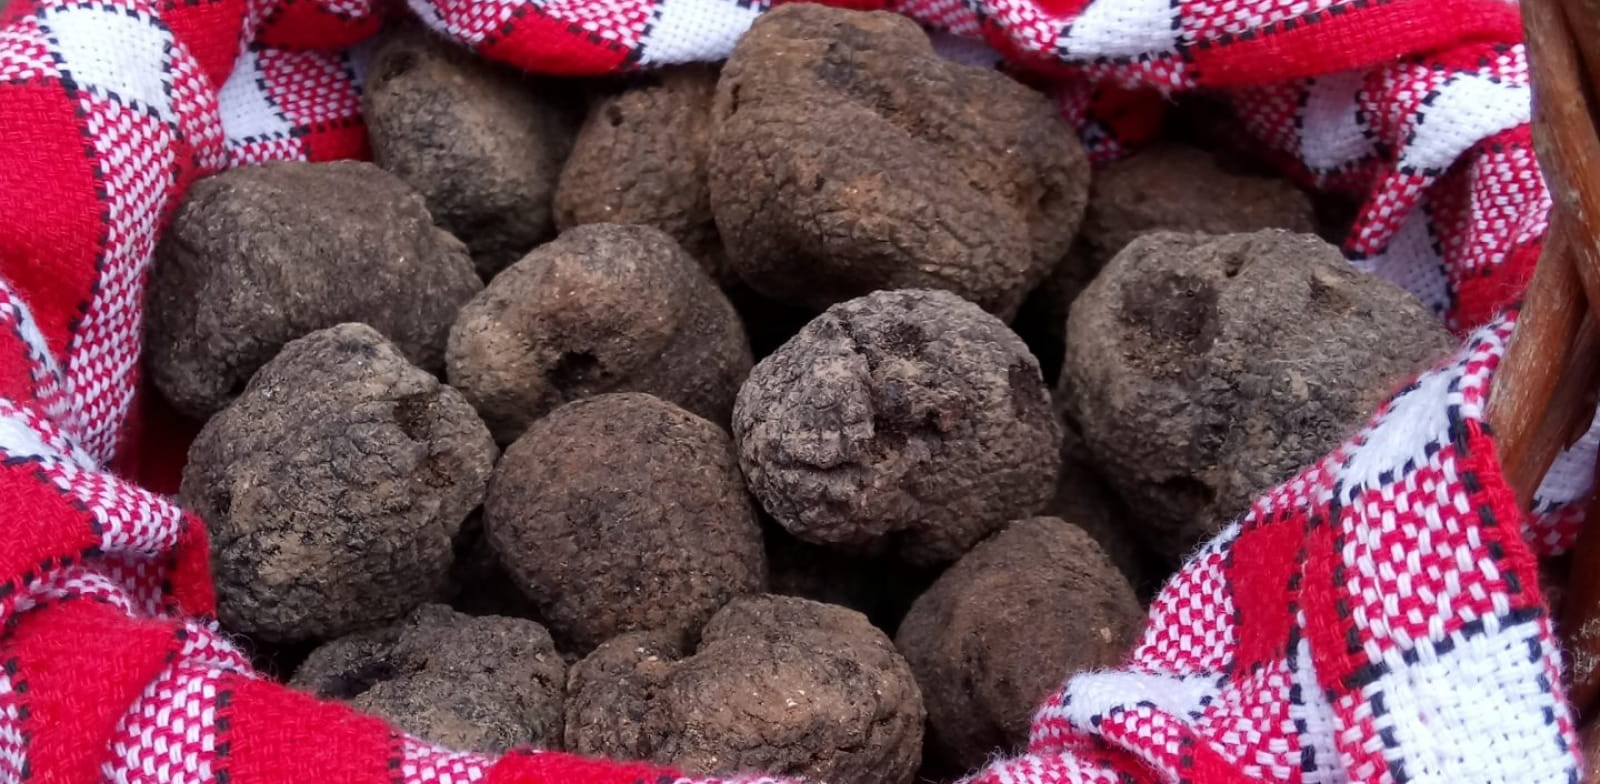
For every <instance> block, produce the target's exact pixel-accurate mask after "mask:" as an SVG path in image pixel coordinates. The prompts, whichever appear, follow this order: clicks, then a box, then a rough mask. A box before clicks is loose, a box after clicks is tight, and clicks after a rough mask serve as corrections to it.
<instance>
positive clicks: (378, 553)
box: [146, 4, 1450, 784]
mask: <svg viewBox="0 0 1600 784" xmlns="http://www.w3.org/2000/svg"><path fill="white" fill-rule="evenodd" d="M365 100H366V107H365V108H366V113H367V117H368V121H369V125H370V130H371V134H372V147H373V150H374V153H375V158H376V162H375V164H369V163H325V164H273V165H267V166H262V167H253V168H242V169H236V170H232V171H229V172H226V173H223V174H219V175H216V176H214V177H210V178H207V179H205V180H202V181H200V182H198V183H196V184H195V185H194V187H193V188H191V189H190V191H189V193H188V195H187V197H186V199H185V201H184V203H183V204H182V205H181V206H180V208H179V210H178V211H177V213H176V216H175V218H174V220H173V222H172V225H171V229H170V230H169V231H168V232H167V235H166V236H165V238H164V240H163V243H162V245H161V247H160V248H159V251H158V258H157V262H156V265H155V268H154V271H153V274H152V286H151V300H150V303H149V313H150V318H149V321H148V335H147V340H146V345H147V356H146V362H147V367H148V372H149V375H150V377H151V378H152V379H153V380H154V381H155V383H156V385H157V386H158V388H159V389H160V390H161V392H162V393H163V395H164V396H165V398H166V399H167V400H168V401H170V402H171V403H172V404H173V405H174V406H175V407H177V408H178V409H180V410H181V411H183V412H185V413H187V414H188V415H190V416H192V417H194V418H195V419H197V420H205V424H204V427H203V428H202V429H201V431H200V434H199V436H198V437H197V439H196V440H195V442H194V444H193V446H192V448H191V450H190V453H189V462H188V465H187V468H186V470H185V474H184V478H183V485H182V491H181V495H182V500H183V502H184V503H185V504H186V505H187V506H188V507H189V508H191V509H193V510H194V511H195V512H197V513H199V514H200V515H201V516H202V517H203V518H204V519H205V520H206V522H207V524H208V525H209V527H210V532H211V541H212V543H213V544H212V546H213V562H214V570H215V576H216V582H217V591H218V600H219V606H220V616H221V621H222V623H223V624H224V625H225V626H226V627H227V628H228V629H229V630H230V631H232V632H235V633H237V634H239V635H242V636H244V637H246V638H248V639H250V640H252V641H253V644H254V645H255V646H256V648H257V650H258V651H259V652H260V653H261V654H262V656H263V657H264V658H266V659H268V660H269V661H270V663H271V664H272V665H273V666H275V667H276V668H277V671H278V672H279V673H280V674H282V675H284V676H285V677H289V678H290V680H291V682H292V683H293V684H295V685H297V686H300V687H303V688H305V689H308V690H310V691H313V692H315V693H318V694H320V695H323V696H326V697H329V698H336V699H344V700H350V701H352V702H353V703H354V704H356V705H358V706H360V707H362V708H364V709H367V710H370V711H372V712H374V713H377V714H379V715H381V716H384V717H387V718H389V719H391V720H393V721H394V722H396V723H397V724H398V725H399V726H401V727H403V728H405V729H407V730H409V731H411V732H414V733H418V734H420V735H422V736H425V737H428V738H431V739H433V740H436V741H438V742H441V743H446V744H450V745H454V746H459V747H464V748H474V749H481V750H488V751H497V750H504V749H507V748H510V747H512V746H518V745H525V744H534V745H538V746H541V747H546V748H564V749H568V750H572V751H575V752H581V753H587V754H602V755H608V756H613V757H622V758H637V759H650V760H656V761H660V762H665V763H671V764H675V765H678V766H681V767H682V768H683V769H685V770H688V771H691V772H696V773H726V772H734V771H742V770H755V769H759V770H765V771H771V772H774V773H782V774H791V775H797V776H804V777H808V778H810V779H813V780H816V781H824V782H830V784H906V783H907V782H910V781H911V780H912V779H913V778H914V777H916V776H917V775H918V774H919V771H920V772H921V775H923V776H925V777H929V778H934V779H939V778H945V777H953V776H955V775H959V774H960V773H962V772H964V771H966V770H969V769H971V768H972V767H973V766H975V765H978V764H980V763H982V762H983V761H984V760H985V759H986V758H987V757H989V756H991V755H993V754H995V753H999V752H1003V751H1005V750H1008V749H1014V748H1016V747H1018V746H1019V745H1020V744H1022V743H1023V742H1024V741H1025V740H1026V735H1027V726H1028V721H1029V717H1030V714H1031V713H1032V711H1033V709H1034V707H1035V706H1036V705H1037V704H1038V703H1039V702H1040V701H1041V700H1042V699H1043V698H1044V697H1045V696H1046V695H1047V694H1048V693H1049V692H1050V691H1051V690H1052V689H1053V688H1054V687H1055V686H1056V685H1058V684H1059V683H1060V681H1061V680H1062V679H1064V678H1066V677H1068V676H1070V675H1071V674H1072V673H1074V672H1076V671H1080V670H1084V669H1089V668H1098V667H1105V666H1110V665H1114V664H1115V663H1117V661H1118V660H1119V659H1120V658H1121V657H1122V656H1124V655H1125V654H1126V652H1127V650H1128V648H1129V647H1130V645H1131V644H1132V643H1133V641H1134V640H1135V638H1136V636H1137V635H1138V633H1139V631H1140V628H1141V624H1142V620H1143V616H1144V612H1143V609H1142V607H1141V597H1145V596H1148V595H1149V592H1150V590H1151V588H1152V586H1154V585H1155V584H1157V583H1158V582H1159V581H1160V580H1161V579H1162V577H1163V575H1164V574H1165V573H1166V570H1168V569H1170V568H1171V566H1172V565H1173V564H1174V563H1175V562H1176V560H1177V559H1178V558H1180V557H1181V556H1182V555H1183V554H1184V553H1185V552H1186V551H1187V550H1188V549H1189V548H1191V547H1193V546H1194V545H1195V544H1196V543H1197V542H1198V541H1200V540H1202V539H1203V538H1204V537H1205V536H1207V535H1208V534H1209V533H1211V532H1213V531H1215V530H1217V529H1218V528H1219V527H1221V526H1222V525H1224V524H1225V523H1226V522H1227V521H1228V520H1229V519H1230V518H1231V517H1232V516H1234V515H1236V514H1238V513H1239V512H1240V511H1242V510H1243V508H1244V507H1245V505H1246V504H1248V502H1249V501H1250V499H1251V498H1252V497H1253V496H1254V495H1255V494H1257V493H1259V492H1261V491H1262V490H1264V489H1266V488H1268V487H1270V486H1271V485H1272V484H1273V483H1275V482H1277V481H1280V480H1282V479H1283V478H1285V477H1286V476H1287V475H1289V474H1290V473H1292V472H1293V471H1294V470H1296V469H1297V468H1299V467H1300V466H1302V465H1303V464H1305V463H1306V462H1308V461H1309V460H1311V459H1314V458H1316V457H1318V456H1320V455H1321V454H1323V453H1324V452H1325V451H1326V450H1327V449H1329V448H1330V447H1331V446H1333V445H1334V444H1335V443H1337V442H1338V441H1339V440H1340V439H1341V438H1342V437H1344V436H1345V435H1347V433H1348V431H1349V429H1350V428H1351V427H1353V426H1354V425H1355V424H1357V423H1359V421H1360V420H1361V418H1362V417H1363V416H1364V415H1365V414H1366V413H1368V412H1369V410H1370V409H1371V408H1372V407H1373V406H1374V405H1375V403H1376V402H1377V401H1378V400H1380V399H1381V398H1382V397H1383V396H1384V395H1385V394H1386V393H1387V392H1389V391H1390V387H1391V386H1392V385H1393V384H1395V383H1396V382H1397V381H1399V380H1402V379H1403V378H1405V377H1406V376H1408V375H1409V374H1411V373H1412V372H1414V371H1415V370H1417V369H1418V368H1419V367H1420V365H1421V363H1423V362H1426V361H1427V360H1428V359H1429V358H1431V357H1434V356H1436V355H1438V354H1439V353H1441V352H1442V351H1444V350H1445V349H1446V348H1447V347H1448V346H1449V345H1450V339H1449V337H1448V335H1447V334H1446V333H1445V332H1444V331H1443V330H1442V329H1441V328H1440V327H1439V326H1438V325H1437V322H1436V320H1435V319H1434V317H1433V315H1432V314H1431V313H1429V312H1428V311H1427V310H1426V309H1425V308H1423V307H1422V306H1421V305H1419V304H1417V303H1416V302H1414V301H1412V300H1411V299H1409V298H1408V297H1407V296H1406V295H1405V294H1404V293H1402V292H1401V291H1400V290H1399V289H1396V288H1394V287H1392V286H1390V285H1389V284H1386V283H1384V282H1382V281H1379V280H1377V279H1374V278H1370V277H1366V276H1364V275H1361V274H1359V273H1357V272H1356V271H1354V270H1353V269H1351V268H1350V267H1349V266H1348V265H1347V264H1346V263H1345V262H1344V260H1343V258H1342V257H1341V255H1340V254H1339V252H1338V251H1337V250H1336V249H1335V248H1333V247H1332V246H1330V245H1329V244H1327V243H1326V242H1325V241H1323V240H1322V239H1320V238H1319V237H1318V236H1317V235H1316V233H1315V232H1316V231H1317V230H1318V228H1319V226H1320V223H1319V219H1318V215H1319V210H1317V209H1314V207H1313V203H1312V202H1311V200H1310V199H1309V198H1308V197H1307V196H1306V195H1304V194H1303V193H1301V192H1300V191H1298V190H1296V189H1295V188H1294V187H1293V186H1292V185H1290V184H1288V183H1286V182H1283V181H1279V180H1274V179H1269V178H1264V177H1261V176H1258V175H1256V174H1252V173H1247V172H1242V171H1238V170H1236V169H1235V168H1231V165H1230V164H1228V163H1227V162H1222V161H1219V160H1217V159H1214V158H1213V157H1212V156H1211V155H1209V154H1206V153H1202V152H1199V151H1197V150H1193V149H1189V148H1186V147H1181V146H1165V147H1158V148H1154V149H1151V150H1148V151H1145V152H1143V153H1140V154H1139V155H1136V156H1135V157H1132V158H1130V159H1128V160H1125V161H1122V162H1120V163H1116V164H1113V165H1110V166H1107V167H1105V168H1103V169H1101V170H1097V171H1094V172H1093V173H1091V171H1090V166H1089V163H1088V161H1087V159H1086V156H1085V154H1084V152H1083V149H1082V147H1081V146H1080V144H1079V143H1078V141H1077V139H1076V138H1075V137H1074V135H1073V134H1072V132H1071V131H1070V129H1069V128H1067V127H1066V126H1065V125H1064V124H1063V122H1062V121H1061V120H1060V118H1059V117H1058V115H1057V113H1056V111H1055V109H1054V108H1053V106H1052V104H1051V102H1050V101H1049V100H1048V99H1047V98H1045V97H1044V96H1043V95H1040V94H1038V93H1036V92H1034V91H1032V90H1031V89H1029V88H1028V87H1025V86H1023V85H1022V84H1020V83H1018V82H1016V81H1014V80H1012V79H1011V78H1010V77H1008V76H1006V75H1003V74H1001V73H999V72H996V71H992V70H986V69H980V68H975V67H971V66H967V65H962V64H958V63H955V62H952V61H948V60H945V59H942V58H941V57H940V56H938V55H937V54H936V53H935V52H934V50H933V48H932V47H931V46H930V44H929V41H928V38H927V37H926V35H925V34H924V33H923V31H922V30H921V29H919V28H918V27H917V26H916V25H914V24H913V23H912V22H910V21H908V20H906V19H903V18H900V17H898V16H895V15H892V14H887V13H861V12H853V11H845V10H837V9H829V8H824V7H821V6H815V5H807V4H795V5H788V6H782V7H780V8H778V9H775V10H773V11H771V12H770V13H767V14H765V15H764V16H763V17H762V18H761V19H760V20H759V21H758V22H757V23H756V24H755V26H754V27H753V29H752V30H751V31H750V32H749V33H748V34H747V35H746V36H745V37H744V39H743V40H742V41H741V42H740V43H739V45H738V47H737V49H736V50H735V51H734V53H733V55H732V57H731V58H730V59H729V60H728V61H727V62H726V63H725V64H723V65H721V66H720V67H718V68H712V67H704V66H696V67H687V68H680V69H674V70H666V71H662V72H660V73H656V74H649V75H641V76H637V77H632V78H630V79H628V80H625V81H619V82H608V83H603V84H601V83H563V82H559V81H552V80H538V79H534V78H532V77H527V76H524V75H519V74H515V73H509V72H506V71H503V70H501V69H500V68H499V67H497V66H494V65H491V64H489V63H487V62H484V61H481V60H478V59H475V58H474V57H473V56H472V55H470V54H468V53H467V52H466V51H464V50H459V49H456V48H453V46H452V45H451V44H449V43H446V42H444V41H443V40H439V39H436V38H434V37H432V36H431V35H430V34H429V33H426V32H424V31H422V30H420V29H416V28H402V29H396V30H393V31H390V32H389V33H387V34H386V36H385V37H384V38H383V39H382V40H381V42H380V44H379V46H378V47H377V48H376V50H375V51H374V53H373V56H372V61H371V66H370V72H369V84H368V92H367V95H366V99H365ZM1036 356H1040V357H1044V358H1045V359H1046V363H1045V365H1044V366H1043V367H1042V366H1041V363H1040V360H1039V359H1037V358H1036ZM757 360H759V361H757ZM1057 377H1059V379H1058V378H1057Z"/></svg>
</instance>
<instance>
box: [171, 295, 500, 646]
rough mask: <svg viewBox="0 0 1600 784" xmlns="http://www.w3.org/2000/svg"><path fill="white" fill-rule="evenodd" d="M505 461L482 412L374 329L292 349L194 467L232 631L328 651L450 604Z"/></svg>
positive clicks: (197, 447) (352, 330)
mask: <svg viewBox="0 0 1600 784" xmlns="http://www.w3.org/2000/svg"><path fill="white" fill-rule="evenodd" d="M494 457H495V447H494V441H493V439H491V438H490V437H489V430H488V428H485V427H484V426H483V422H481V421H479V419H478V416H477V415H476V414H474V413H473V412H472V407H471V406H469V405H467V401H466V400H463V399H462V397H461V395H460V394H459V393H457V392H456V391H455V390H453V389H451V388H449V387H447V386H445V385H443V384H441V383H439V381H438V379H436V378H434V377H433V376H431V375H429V374H427V373H425V372H423V371H421V370H419V369H417V368H416V367H414V366H412V365H411V364H410V363H408V362H406V360H405V358H404V357H402V356H401V355H400V352H399V350H397V349H396V348H395V347H394V346H393V345H391V344H390V343H389V342H388V341H386V340H384V339H383V337H382V336H381V335H379V334H378V333H377V332H374V331H373V330H372V329H371V328H370V327H367V326H364V325H361V324H344V325H340V326H336V327H333V328H330V329H325V330H322V331H320V332H314V333H312V334H310V335H307V336H306V337H303V338H300V339H299V340H295V341H291V342H290V343H289V344H288V345H287V346H284V349H283V352H282V353H281V354H279V355H278V356H277V358H275V359H273V360H272V361H271V362H268V363H267V364H266V365H265V366H263V367H262V368H261V370H260V372H258V373H256V375H255V378H253V379H251V380H250V385H249V386H248V387H246V388H245V390H244V394H242V395H240V397H239V399H238V400H236V401H234V402H233V404H232V405H230V406H228V407H227V408H226V409H224V410H223V411H222V412H221V413H219V414H217V415H216V416H215V417H213V418H212V419H211V421H210V422H208V423H206V426H205V427H204V428H203V429H202V430H201V431H200V434H199V436H197V437H196V438H195V441H194V444H193V445H192V446H191V447H190V449H189V462H188V465H187V467H185V469H184V472H183V485H182V491H181V497H182V501H183V503H184V506H185V507H186V508H188V509H190V510H192V511H194V512H196V513H197V514H199V516H200V517H201V518H202V519H204V520H205V521H206V523H207V524H208V526H209V529H208V530H209V533H210V535H211V563H212V570H213V575H214V578H215V582H216V590H217V605H218V614H219V616H220V617H221V619H222V622H223V623H224V624H225V625H226V626H227V627H228V628H229V629H231V630H233V631H237V632H243V633H246V634H252V635H255V636H257V637H260V638H261V639H264V640H267V641H269V642H293V641H305V640H324V639H329V638H332V637H336V636H339V635H343V634H348V633H350V632H352V631H357V630H360V629H363V628H368V627H371V626H374V625H377V624H381V623H385V622H388V621H392V620H394V619H395V618H398V617H400V616H402V615H404V614H405V613H407V612H408V611H410V610H411V609H412V608H414V607H416V606H417V605H418V604H421V603H422V602H425V601H428V600H430V599H434V598H437V597H439V596H440V595H441V594H442V592H443V591H444V589H445V587H446V584H447V578H448V572H449V569H450V560H451V540H452V538H453V537H455V535H456V532H457V531H458V530H459V529H460V527H461V523H462V520H464V519H465V518H466V516H467V514H468V513H469V512H471V511H472V509H473V508H474V507H476V506H477V505H478V503H479V501H481V500H482V499H483V494H484V487H485V485H486V484H487V482H488V480H489V473H490V470H491V468H492V466H493V465H494Z"/></svg>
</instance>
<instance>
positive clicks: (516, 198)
mask: <svg viewBox="0 0 1600 784" xmlns="http://www.w3.org/2000/svg"><path fill="white" fill-rule="evenodd" d="M367 73H368V76H367V81H366V84H365V89H364V91H363V92H364V101H363V104H362V110H363V111H362V117H363V119H365V120H366V123H367V134H368V136H369V137H370V138H371V140H372V155H373V159H374V160H375V161H377V163H378V165H379V166H382V167H383V168H384V169H387V170H389V171H391V172H394V173H395V174H396V175H398V176H399V177H400V178H401V179H403V180H405V181H406V182H408V183H410V184H411V186H412V187H413V188H416V189H417V191H418V192H419V193H421V194H422V196H423V198H424V199H426V200H427V202H428V209H429V210H430V211H431V212H432V213H433V217H434V218H435V219H436V220H438V222H439V225H441V226H443V227H444V228H446V229H448V230H450V231H451V232H453V233H454V234H455V235H456V236H457V237H460V238H461V239H462V241H464V242H465V243H466V244H467V247H468V248H469V249H470V250H471V252H472V257H473V260H474V263H475V264H476V267H477V271H478V274H479V275H481V276H482V277H483V278H484V279H485V280H488V279H489V278H492V277H493V276H494V275H495V273H497V272H499V271H500V270H502V269H504V268H505V267H507V266H509V265H510V264H511V263H512V262H514V261H516V260H517V259H519V258H522V256H523V255H524V254H526V253H527V252H528V251H529V250H532V249H533V247H534V246H535V245H538V244H539V243H540V242H543V241H545V240H546V239H548V238H550V237H551V236H553V235H554V234H555V221H554V217H553V215H552V211H551V202H552V198H553V194H554V193H555V190H556V182H557V180H558V178H559V176H560V173H561V166H562V162H563V161H564V160H565V159H566V157H567V151H568V150H569V149H570V148H571V147H572V139H573V135H574V134H575V133H576V132H577V128H578V121H579V119H580V118H581V114H582V112H581V107H580V104H579V102H578V101H577V100H575V96H574V95H572V94H571V90H569V89H568V88H565V87H562V86H561V85H560V84H559V83H557V82H554V81H551V80H543V79H536V78H533V77H530V76H528V75H527V74H524V73H519V72H517V71H514V70H511V69H509V68H505V67H503V66H500V65H496V64H493V63H491V62H489V61H488V60H485V59H483V58H481V57H475V56H473V55H472V53H471V52H469V51H467V50H466V49H464V48H462V47H461V46H460V45H459V44H456V43H454V42H451V41H448V40H446V39H444V38H443V37H441V36H439V35H437V34H435V33H433V32H431V31H428V30H426V29H424V28H423V27H422V26H421V25H420V24H415V23H413V24H402V25H395V26H394V27H393V28H391V29H390V30H389V31H388V32H386V33H384V34H383V35H382V36H381V37H380V38H379V39H378V41H377V43H376V45H375V46H374V48H373V51H372V59H371V61H370V64H369V65H368V68H367Z"/></svg>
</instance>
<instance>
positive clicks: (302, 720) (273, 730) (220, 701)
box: [216, 675, 400, 784]
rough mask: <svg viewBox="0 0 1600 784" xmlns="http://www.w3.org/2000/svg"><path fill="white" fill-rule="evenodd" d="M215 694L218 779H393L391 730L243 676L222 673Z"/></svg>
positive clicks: (275, 782) (380, 783)
mask: <svg viewBox="0 0 1600 784" xmlns="http://www.w3.org/2000/svg"><path fill="white" fill-rule="evenodd" d="M218 691H219V694H218V698H217V760H216V770H217V771H218V773H219V776H218V779H217V780H218V781H222V780H224V779H223V778H221V775H222V774H225V775H226V776H227V778H226V781H227V782H229V784H283V783H284V782H301V781H304V782H311V781H318V782H339V784H368V783H369V782H370V783H371V784H392V782H397V781H399V780H400V776H399V771H398V770H397V768H398V766H399V762H400V758H399V751H398V748H397V746H396V744H395V742H394V731H393V730H391V729H390V728H389V726H388V725H387V724H384V723H383V722H382V721H380V720H378V719H375V718H373V717H371V716H367V715H365V714H361V713H357V712H356V711H353V710H351V709H350V708H347V707H345V706H343V705H337V704H334V703H331V702H323V701H321V700H317V699H315V698H313V697H310V696H308V695H305V694H301V693H300V692H297V691H294V690H292V689H289V688H287V687H285V686H282V685H279V684H276V683H271V682H269V681H264V680H258V679H254V678H248V677H245V676H243V675H225V676H223V678H222V679H221V683H220V685H219V689H218Z"/></svg>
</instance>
